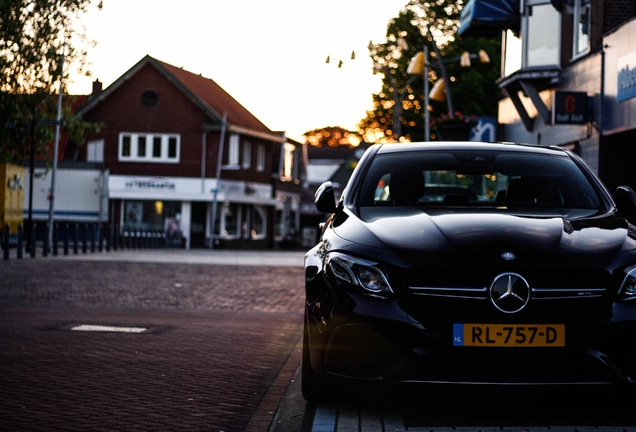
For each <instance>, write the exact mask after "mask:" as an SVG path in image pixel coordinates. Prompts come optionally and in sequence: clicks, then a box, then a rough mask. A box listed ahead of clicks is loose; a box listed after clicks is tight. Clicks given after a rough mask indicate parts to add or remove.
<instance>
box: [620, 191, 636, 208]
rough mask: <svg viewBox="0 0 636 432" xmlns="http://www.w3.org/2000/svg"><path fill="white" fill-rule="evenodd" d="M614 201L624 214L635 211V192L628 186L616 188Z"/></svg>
mask: <svg viewBox="0 0 636 432" xmlns="http://www.w3.org/2000/svg"><path fill="white" fill-rule="evenodd" d="M616 201H617V204H618V207H619V210H624V211H626V212H633V211H636V192H634V190H633V189H632V188H630V187H629V186H619V187H617V188H616Z"/></svg>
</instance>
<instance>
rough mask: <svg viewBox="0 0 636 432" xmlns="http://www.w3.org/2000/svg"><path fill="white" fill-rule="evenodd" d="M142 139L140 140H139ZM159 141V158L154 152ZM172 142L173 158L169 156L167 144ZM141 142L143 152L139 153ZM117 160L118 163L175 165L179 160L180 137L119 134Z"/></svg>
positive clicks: (158, 134)
mask: <svg viewBox="0 0 636 432" xmlns="http://www.w3.org/2000/svg"><path fill="white" fill-rule="evenodd" d="M140 138H142V139H140ZM157 139H159V152H158V154H159V156H155V154H157V153H156V152H155V150H156V147H155V144H156V140H157ZM171 140H174V144H175V148H174V157H170V155H169V142H170V141H171ZM142 142H143V146H144V147H143V148H144V150H143V151H142V152H141V153H140V151H139V150H140V145H141V143H142ZM117 160H118V161H119V162H141V163H165V164H177V163H179V162H180V160H181V135H180V134H174V133H154V132H120V133H119V138H118V151H117Z"/></svg>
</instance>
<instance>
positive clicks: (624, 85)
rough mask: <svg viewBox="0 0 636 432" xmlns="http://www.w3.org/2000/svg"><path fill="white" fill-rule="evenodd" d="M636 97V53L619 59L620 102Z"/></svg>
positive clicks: (617, 96) (618, 97)
mask: <svg viewBox="0 0 636 432" xmlns="http://www.w3.org/2000/svg"><path fill="white" fill-rule="evenodd" d="M635 96H636V53H630V54H627V55H625V56H623V57H621V58H619V59H618V93H617V95H616V100H617V101H618V102H623V101H626V100H627V99H631V98H633V97H635Z"/></svg>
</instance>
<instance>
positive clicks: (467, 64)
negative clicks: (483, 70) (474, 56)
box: [459, 51, 470, 67]
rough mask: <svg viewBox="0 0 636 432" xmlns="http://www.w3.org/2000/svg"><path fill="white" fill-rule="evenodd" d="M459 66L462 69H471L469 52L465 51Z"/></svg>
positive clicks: (460, 58)
mask: <svg viewBox="0 0 636 432" xmlns="http://www.w3.org/2000/svg"><path fill="white" fill-rule="evenodd" d="M459 65H460V66H461V67H470V53H469V52H468V51H464V52H463V53H462V55H461V56H460V57H459Z"/></svg>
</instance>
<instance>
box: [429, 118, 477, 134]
mask: <svg viewBox="0 0 636 432" xmlns="http://www.w3.org/2000/svg"><path fill="white" fill-rule="evenodd" d="M476 124H477V119H476V118H475V117H466V116H464V115H463V114H462V113H461V112H456V113H455V114H454V115H453V117H452V118H451V117H450V116H448V115H445V114H442V115H441V116H439V117H437V118H435V119H433V121H432V122H431V131H433V132H434V133H435V134H436V135H437V137H438V140H439V141H468V140H469V139H470V130H471V129H472V128H473V127H474V126H475V125H476Z"/></svg>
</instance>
